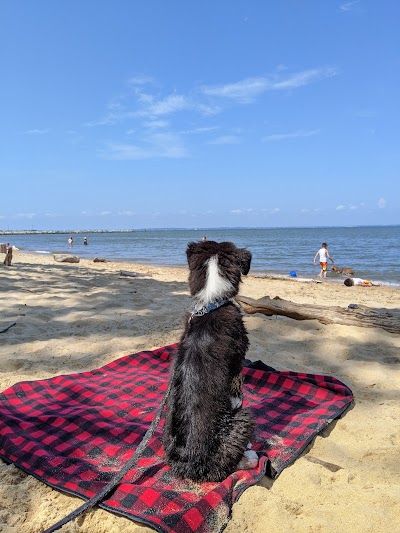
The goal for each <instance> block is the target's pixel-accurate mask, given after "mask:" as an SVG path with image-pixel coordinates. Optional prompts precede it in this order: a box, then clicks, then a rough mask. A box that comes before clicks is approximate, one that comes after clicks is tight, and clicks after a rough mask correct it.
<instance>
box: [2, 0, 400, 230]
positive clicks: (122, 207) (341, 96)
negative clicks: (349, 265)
mask: <svg viewBox="0 0 400 533" xmlns="http://www.w3.org/2000/svg"><path fill="white" fill-rule="evenodd" d="M0 19H1V21H2V29H1V32H0V47H1V55H0V66H1V73H2V83H1V85H0V94H1V122H0V147H1V148H0V150H1V157H0V179H1V183H2V187H1V190H2V198H3V201H2V202H1V207H0V229H6V230H7V229H38V230H40V229H43V230H46V229H47V230H48V229H68V230H70V229H71V230H72V229H130V228H132V229H134V228H151V227H153V228H158V227H187V228H192V227H198V228H202V227H237V226H240V227H274V226H329V225H332V226H338V225H339V226H340V225H365V224H399V223H400V216H399V215H400V209H399V208H400V185H399V183H400V179H399V178H400V175H399V174H400V173H399V168H400V151H399V116H400V113H399V107H400V105H399V102H400V98H399V94H400V87H399V80H400V76H399V68H400V54H399V49H400V36H399V35H400V34H399V31H398V21H399V20H400V2H398V1H397V0H385V1H382V2H378V1H372V0H369V1H368V0H354V1H346V0H343V1H341V0H326V1H325V0H280V1H279V2H270V1H264V0H258V1H255V0H253V1H251V0H247V1H242V0H219V1H217V2H216V1H209V0H202V1H201V2H200V1H197V2H194V1H191V2H189V1H185V0H179V1H178V0H146V1H144V0H143V1H139V0H137V1H133V0H113V1H111V0H110V1H108V0H102V1H98V0H96V1H93V0H85V1H81V0H79V1H78V0H68V1H67V0H60V1H57V2H54V1H50V0H36V1H34V2H32V1H31V0H25V1H23V0H18V1H15V0H3V1H2V2H1V5H0Z"/></svg>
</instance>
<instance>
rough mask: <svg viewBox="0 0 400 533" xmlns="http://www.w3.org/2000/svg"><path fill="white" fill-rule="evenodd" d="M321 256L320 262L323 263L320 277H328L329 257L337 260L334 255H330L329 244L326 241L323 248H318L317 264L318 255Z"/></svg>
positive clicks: (315, 258)
mask: <svg viewBox="0 0 400 533" xmlns="http://www.w3.org/2000/svg"><path fill="white" fill-rule="evenodd" d="M318 256H319V264H320V265H321V272H320V273H319V277H320V278H321V279H322V278H324V279H325V278H326V276H327V274H328V259H329V260H330V261H332V263H334V262H335V261H334V260H333V259H332V257H331V256H330V255H329V252H328V244H327V243H326V242H323V243H322V246H321V248H320V249H319V250H318V252H317V253H316V254H315V256H314V265H316V264H317V257H318Z"/></svg>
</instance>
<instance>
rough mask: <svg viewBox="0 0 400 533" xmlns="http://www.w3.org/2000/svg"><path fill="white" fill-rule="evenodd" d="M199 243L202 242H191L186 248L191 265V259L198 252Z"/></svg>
mask: <svg viewBox="0 0 400 533" xmlns="http://www.w3.org/2000/svg"><path fill="white" fill-rule="evenodd" d="M199 244H200V243H198V242H189V244H188V246H187V248H186V257H187V261H188V265H189V267H190V265H191V259H193V255H194V254H195V253H196V252H197V249H198V247H199Z"/></svg>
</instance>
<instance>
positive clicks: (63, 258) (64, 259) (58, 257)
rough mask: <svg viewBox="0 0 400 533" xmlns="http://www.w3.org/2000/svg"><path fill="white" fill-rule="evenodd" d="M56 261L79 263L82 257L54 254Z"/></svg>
mask: <svg viewBox="0 0 400 533" xmlns="http://www.w3.org/2000/svg"><path fill="white" fill-rule="evenodd" d="M53 258H54V261H57V262H58V263H79V261H80V259H79V257H78V256H76V255H62V254H61V255H53Z"/></svg>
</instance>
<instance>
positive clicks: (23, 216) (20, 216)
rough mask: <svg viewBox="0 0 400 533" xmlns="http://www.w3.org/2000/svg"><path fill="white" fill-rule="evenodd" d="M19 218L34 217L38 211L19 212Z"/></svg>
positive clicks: (17, 215)
mask: <svg viewBox="0 0 400 533" xmlns="http://www.w3.org/2000/svg"><path fill="white" fill-rule="evenodd" d="M15 216H16V217H17V218H29V219H31V218H34V217H35V216H36V213H17V214H16V215H15Z"/></svg>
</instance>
